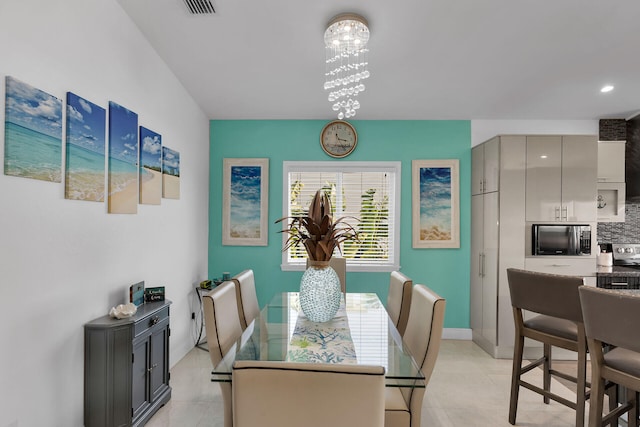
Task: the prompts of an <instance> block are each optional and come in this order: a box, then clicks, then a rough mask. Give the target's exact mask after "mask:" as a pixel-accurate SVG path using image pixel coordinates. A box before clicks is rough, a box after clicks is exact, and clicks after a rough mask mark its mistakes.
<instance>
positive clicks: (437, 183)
mask: <svg viewBox="0 0 640 427" xmlns="http://www.w3.org/2000/svg"><path fill="white" fill-rule="evenodd" d="M412 190H413V191H412V193H413V194H412V213H413V233H412V234H413V247H414V248H459V247H460V194H459V193H460V189H459V161H458V159H450V160H413V161H412Z"/></svg>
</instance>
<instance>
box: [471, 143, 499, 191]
mask: <svg viewBox="0 0 640 427" xmlns="http://www.w3.org/2000/svg"><path fill="white" fill-rule="evenodd" d="M499 147H500V138H499V137H495V138H493V139H490V140H489V141H487V142H485V143H484V144H480V145H478V146H476V147H474V148H473V149H472V150H471V174H472V177H471V194H472V195H476V194H485V193H492V192H494V191H498V185H499V181H500V176H499V170H500V152H499Z"/></svg>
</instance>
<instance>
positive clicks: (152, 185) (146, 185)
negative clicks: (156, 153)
mask: <svg viewBox="0 0 640 427" xmlns="http://www.w3.org/2000/svg"><path fill="white" fill-rule="evenodd" d="M143 169H144V170H145V171H146V172H147V173H149V174H151V175H150V176H151V178H150V179H149V178H147V179H142V180H141V182H140V203H142V204H143V205H159V204H160V200H161V199H162V173H161V172H158V171H155V170H153V169H148V168H145V167H143Z"/></svg>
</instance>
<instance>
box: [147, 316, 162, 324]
mask: <svg viewBox="0 0 640 427" xmlns="http://www.w3.org/2000/svg"><path fill="white" fill-rule="evenodd" d="M159 321H160V316H153V317H152V318H151V320H150V321H149V326H153V325H155V324H156V323H158V322H159Z"/></svg>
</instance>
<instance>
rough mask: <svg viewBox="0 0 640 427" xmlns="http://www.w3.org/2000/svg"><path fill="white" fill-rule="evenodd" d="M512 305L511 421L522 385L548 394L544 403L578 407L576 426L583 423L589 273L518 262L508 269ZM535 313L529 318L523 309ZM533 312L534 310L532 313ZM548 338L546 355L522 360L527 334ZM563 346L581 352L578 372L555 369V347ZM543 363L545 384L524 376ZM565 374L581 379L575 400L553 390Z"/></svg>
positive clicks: (573, 378)
mask: <svg viewBox="0 0 640 427" xmlns="http://www.w3.org/2000/svg"><path fill="white" fill-rule="evenodd" d="M507 278H508V281H509V290H510V292H511V305H512V308H513V318H514V322H515V330H516V332H515V345H514V349H513V370H512V374H511V397H510V402H509V423H510V424H515V423H516V412H517V410H518V395H519V391H520V387H521V386H522V387H526V388H527V389H529V390H531V391H533V392H535V393H538V394H540V395H542V396H543V401H544V403H549V399H552V400H554V401H556V402H558V403H561V404H563V405H565V406H568V407H570V408H573V409H575V411H576V426H583V425H584V408H585V400H586V399H587V396H588V392H587V388H588V383H587V381H586V367H587V342H586V338H585V333H584V324H583V321H582V311H581V308H580V297H579V294H578V289H579V288H580V287H582V286H583V284H584V279H583V278H582V277H577V276H564V275H558V274H548V273H539V272H534V271H526V270H520V269H515V268H509V269H507ZM525 310H526V311H529V312H532V313H535V314H536V315H535V316H533V317H531V318H527V319H526V320H525V316H524V311H525ZM527 317H529V316H527ZM525 338H529V339H532V340H535V341H538V342H541V343H542V344H543V356H542V357H541V358H540V359H538V360H536V361H534V362H531V363H528V364H527V365H526V366H522V356H523V352H524V339H525ZM552 347H559V348H563V349H566V350H571V351H574V352H576V353H577V354H578V365H577V376H572V375H569V374H567V373H565V372H560V371H557V370H554V369H553V366H552V355H551V348H552ZM540 365H542V366H543V387H542V388H540V387H538V386H536V385H534V384H531V383H530V382H527V381H525V380H523V379H522V375H523V374H525V373H526V372H529V371H530V370H532V369H534V368H536V367H538V366H540ZM554 376H556V377H560V378H563V379H565V380H570V381H573V382H575V383H576V400H575V401H570V400H568V399H566V398H564V397H562V396H559V395H558V394H556V393H554V392H552V391H551V378H552V377H554Z"/></svg>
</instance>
